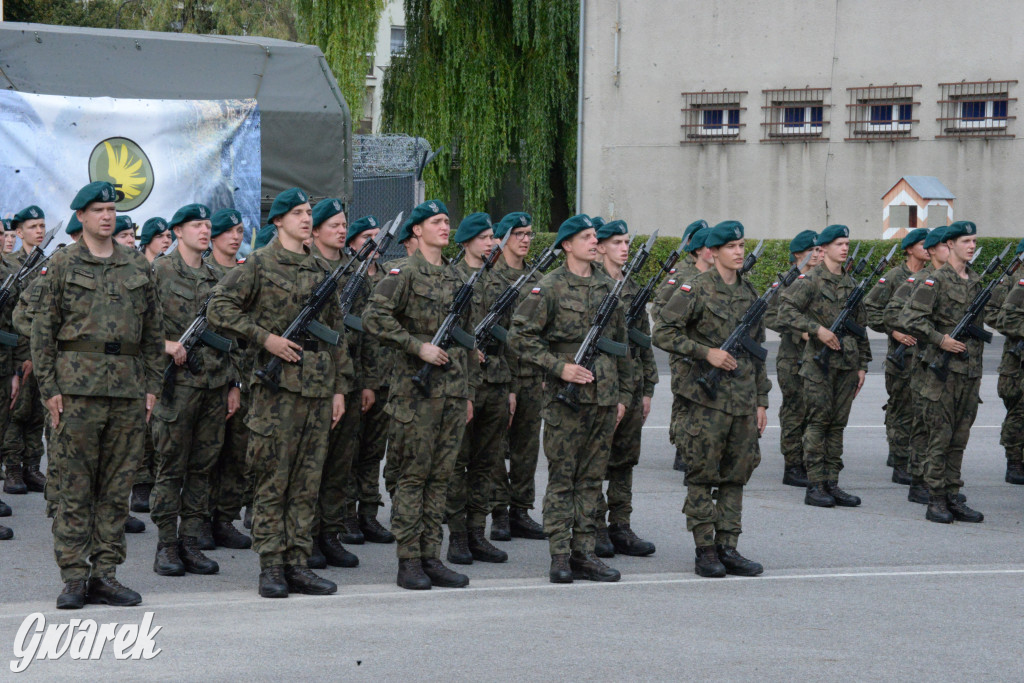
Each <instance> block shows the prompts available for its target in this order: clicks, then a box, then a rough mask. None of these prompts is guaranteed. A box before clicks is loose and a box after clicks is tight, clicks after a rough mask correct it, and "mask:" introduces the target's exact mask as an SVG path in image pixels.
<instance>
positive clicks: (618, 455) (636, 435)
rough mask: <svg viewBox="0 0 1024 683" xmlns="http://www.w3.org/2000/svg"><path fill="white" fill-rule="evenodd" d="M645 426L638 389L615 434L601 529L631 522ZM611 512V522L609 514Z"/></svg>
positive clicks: (600, 510)
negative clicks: (634, 480) (636, 472)
mask: <svg viewBox="0 0 1024 683" xmlns="http://www.w3.org/2000/svg"><path fill="white" fill-rule="evenodd" d="M643 428H644V404H643V396H642V395H641V393H640V392H639V391H637V392H635V396H634V397H633V400H632V401H631V402H630V404H629V405H628V406H626V413H625V415H623V416H622V421H621V422H619V426H618V427H617V428H616V429H615V434H614V435H613V436H612V445H611V450H610V451H609V452H608V467H607V469H606V470H605V475H604V479H605V481H607V482H608V493H607V494H606V495H602V496H601V502H600V505H599V507H598V511H597V528H598V529H604V528H605V527H606V526H607V525H608V524H629V519H630V516H631V515H632V514H633V468H634V467H636V466H637V464H639V462H640V435H641V433H642V432H643ZM606 515H607V522H606V521H605V516H606Z"/></svg>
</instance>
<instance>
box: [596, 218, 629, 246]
mask: <svg viewBox="0 0 1024 683" xmlns="http://www.w3.org/2000/svg"><path fill="white" fill-rule="evenodd" d="M591 220H593V219H591ZM628 233H629V226H627V225H626V221H620V220H616V221H609V222H608V223H605V224H603V225H601V226H600V227H598V229H597V241H598V242H600V241H601V240H606V239H608V238H609V237H615V236H616V235H626V234H628Z"/></svg>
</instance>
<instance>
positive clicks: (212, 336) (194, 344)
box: [160, 292, 235, 403]
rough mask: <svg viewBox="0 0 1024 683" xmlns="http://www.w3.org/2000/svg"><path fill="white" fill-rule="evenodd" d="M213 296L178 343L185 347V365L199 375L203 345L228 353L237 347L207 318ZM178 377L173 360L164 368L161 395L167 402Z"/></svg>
mask: <svg viewBox="0 0 1024 683" xmlns="http://www.w3.org/2000/svg"><path fill="white" fill-rule="evenodd" d="M212 298H213V292H210V296H208V297H206V301H204V302H203V305H202V307H201V308H200V309H199V314H198V315H196V319H195V320H193V321H192V324H191V325H189V326H188V329H187V330H185V332H184V333H183V334H182V335H181V336H180V337H179V338H178V343H179V344H181V345H182V346H184V347H185V354H186V355H185V365H186V366H187V367H188V371H189V372H191V373H192V374H193V375H198V374H199V373H201V372H202V371H203V359H202V356H200V355H199V353H198V352H199V349H200V348H201V347H203V346H209V347H210V348H212V349H216V350H218V351H220V352H222V353H228V352H230V351H231V350H232V349H233V348H235V342H234V341H233V340H231V339H228V338H227V337H222V336H220V335H219V334H217V333H216V332H214V331H213V330H211V329H210V322H209V320H207V318H206V307H207V306H209V305H210V299H212ZM177 378H178V365H177V363H175V362H174V361H173V360H172V361H171V362H170V363H168V365H167V368H166V369H165V370H164V379H163V386H162V388H161V391H160V397H161V398H162V399H163V401H164V402H165V403H170V402H171V401H173V400H174V384H175V382H176V380H177Z"/></svg>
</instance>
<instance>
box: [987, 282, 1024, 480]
mask: <svg viewBox="0 0 1024 683" xmlns="http://www.w3.org/2000/svg"><path fill="white" fill-rule="evenodd" d="M1022 283H1024V279H1020V280H1011V281H1010V282H1009V283H1008V287H1004V286H998V287H996V289H995V291H994V292H993V296H992V299H991V300H990V301H989V303H988V304H987V305H986V306H985V308H986V310H988V311H990V314H989V316H988V317H989V319H990V320H991V319H993V318H995V324H994V325H993V327H995V328H996V329H997V330H999V331H1000V332H1002V333H1003V334H1004V335H1005V336H1006V339H1005V341H1004V342H1003V357H1002V359H1001V361H1000V363H999V381H998V383H997V384H996V391H997V393H998V394H999V398H1001V399H1002V400H1003V406H1004V407H1005V408H1006V418H1005V419H1004V420H1003V426H1002V429H1001V430H1000V433H999V444H1000V445H1001V446H1002V447H1003V448H1004V449H1005V451H1006V462H1007V465H1008V467H1013V466H1016V467H1020V466H1021V462H1022V461H1024V381H1022V376H1024V367H1022V359H1021V353H1020V352H1019V351H1017V344H1018V343H1019V342H1020V341H1021V339H1024V324H1022V323H1024V316H1022V313H1024V284H1022ZM995 292H1001V295H1000V296H999V297H997V296H996V295H995ZM997 298H1001V299H1002V300H1003V301H1002V303H1001V304H1000V303H999V302H998V301H997ZM996 311H998V312H996ZM1010 474H1011V473H1010V471H1009V470H1008V471H1007V481H1009V480H1010Z"/></svg>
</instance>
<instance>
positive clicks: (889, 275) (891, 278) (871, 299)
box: [864, 263, 914, 373]
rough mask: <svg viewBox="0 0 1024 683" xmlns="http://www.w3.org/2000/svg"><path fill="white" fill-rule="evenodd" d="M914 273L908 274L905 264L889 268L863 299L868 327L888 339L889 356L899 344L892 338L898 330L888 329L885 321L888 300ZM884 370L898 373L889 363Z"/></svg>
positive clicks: (887, 362) (908, 270)
mask: <svg viewBox="0 0 1024 683" xmlns="http://www.w3.org/2000/svg"><path fill="white" fill-rule="evenodd" d="M913 275H914V273H912V272H910V269H909V268H907V264H906V263H901V264H900V265H898V266H896V267H895V268H890V269H889V270H888V271H886V272H885V274H884V275H882V277H880V278H878V282H876V283H875V285H874V286H873V287H872V288H871V291H870V292H868V293H867V296H865V297H864V310H865V312H866V313H867V319H868V326H869V327H870V328H871V329H873V330H874V331H875V332H882V333H883V334H886V335H888V337H889V348H888V354H889V355H891V354H892V353H893V352H894V351H895V350H896V349H897V348H898V347H899V346H900V343H899V342H897V341H896V340H895V339H893V338H892V333H893V332H894V331H896V332H899V331H900V330H898V329H896V328H893V327H889V325H887V324H886V320H885V309H886V305H887V304H888V303H889V300H890V299H892V296H893V294H894V293H895V292H896V290H897V289H898V288H899V287H900V285H902V284H904V283H906V281H907V278H909V277H912V276H913ZM885 369H886V371H887V372H895V373H899V372H900V370H899V368H897V367H895V366H894V365H893V364H892V363H890V362H889V361H886V363H885Z"/></svg>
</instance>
